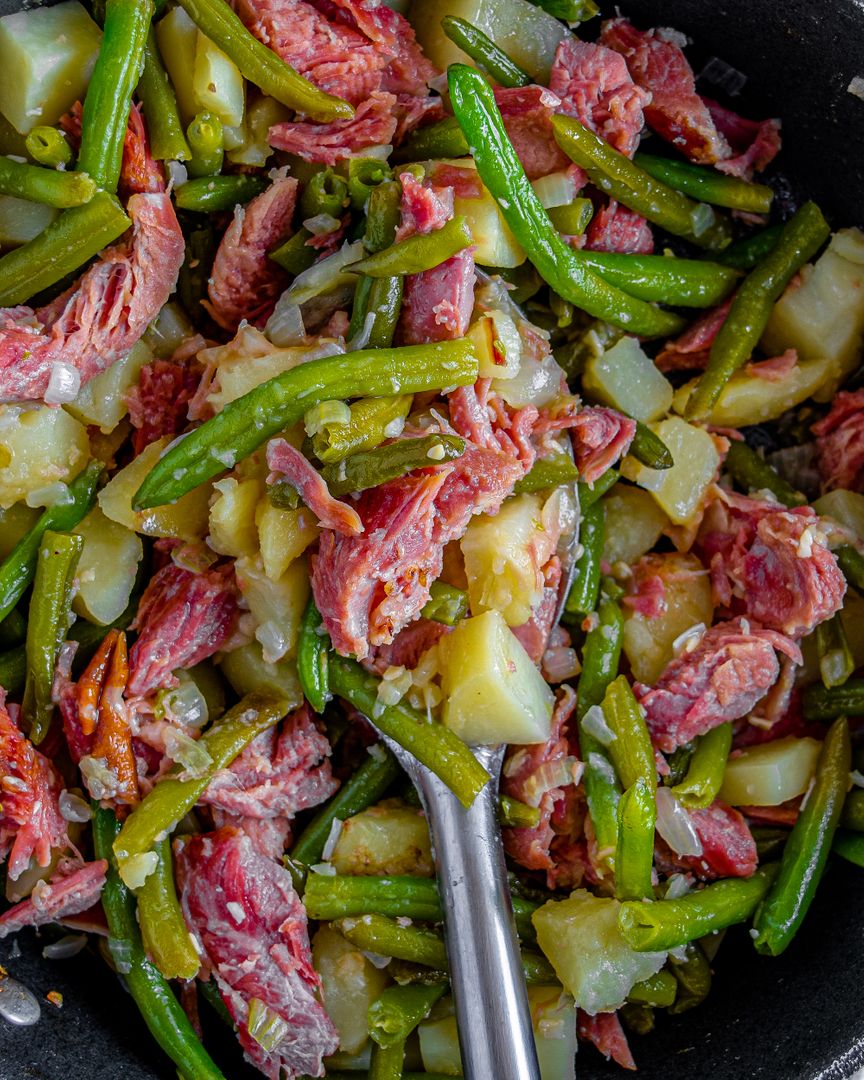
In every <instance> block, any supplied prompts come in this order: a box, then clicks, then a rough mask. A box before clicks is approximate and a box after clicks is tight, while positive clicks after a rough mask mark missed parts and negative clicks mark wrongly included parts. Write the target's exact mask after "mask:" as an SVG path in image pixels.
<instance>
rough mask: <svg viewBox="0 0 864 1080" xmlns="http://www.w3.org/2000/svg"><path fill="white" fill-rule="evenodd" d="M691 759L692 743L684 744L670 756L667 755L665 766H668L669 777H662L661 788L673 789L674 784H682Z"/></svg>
mask: <svg viewBox="0 0 864 1080" xmlns="http://www.w3.org/2000/svg"><path fill="white" fill-rule="evenodd" d="M692 759H693V744H692V743H685V744H684V745H683V746H679V747H677V748H676V749H675V750H673V751H672V753H671V754H669V755H667V757H666V764H667V765H668V766H669V775H668V776H664V777H663V786H664V787H675V785H676V784H681V783H683V781H684V778H685V776H686V775H687V770H688V769H689V768H690V762H691V760H692Z"/></svg>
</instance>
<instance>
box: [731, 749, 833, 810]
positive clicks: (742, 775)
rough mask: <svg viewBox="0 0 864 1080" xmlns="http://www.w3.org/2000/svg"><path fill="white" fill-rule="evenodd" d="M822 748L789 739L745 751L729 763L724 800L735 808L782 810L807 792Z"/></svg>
mask: <svg viewBox="0 0 864 1080" xmlns="http://www.w3.org/2000/svg"><path fill="white" fill-rule="evenodd" d="M821 748H822V744H821V743H820V742H819V741H818V739H809V738H804V739H796V738H795V737H794V736H792V735H790V736H789V737H788V738H785V739H775V740H774V741H773V742H768V743H762V744H761V745H760V746H748V747H745V748H744V749H743V750H742V751H741V752H740V753H738V754H735V755H733V756H732V757H731V758H729V761H728V762H727V763H726V773H725V775H724V777H723V786H722V788H721V789H720V798H721V799H722V800H723V801H724V802H727V803H729V804H730V805H731V806H779V805H780V803H784V802H786V800H787V799H794V798H795V797H796V795H803V794H804V792H805V791H806V790H807V788H808V786H809V784H810V781H811V779H812V778H813V773H814V772H815V771H816V759H817V758H818V757H819V751H820V750H821Z"/></svg>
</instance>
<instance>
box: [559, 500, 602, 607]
mask: <svg viewBox="0 0 864 1080" xmlns="http://www.w3.org/2000/svg"><path fill="white" fill-rule="evenodd" d="M605 543H606V511H605V509H604V508H603V504H602V503H600V502H595V503H594V504H593V505H592V506H589V507H588V508H587V509H585V510H583V511H582V520H581V521H580V522H579V545H580V547H581V548H582V553H581V554H580V555H579V557H578V558H577V559H576V565H575V569H574V573H573V584H572V585H571V586H570V592H569V593H568V595H567V602H566V603H565V605H564V616H565V618H566V619H567V620H568V621H575V622H581V620H582V619H583V618H584V617H585V616H586V615H590V614H591V612H592V611H594V610H595V608H596V607H597V600H598V599H599V596H600V574H601V570H600V563H601V561H602V559H603V545H604V544H605Z"/></svg>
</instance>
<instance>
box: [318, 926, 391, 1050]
mask: <svg viewBox="0 0 864 1080" xmlns="http://www.w3.org/2000/svg"><path fill="white" fill-rule="evenodd" d="M312 963H313V964H314V966H315V970H316V971H317V972H318V974H319V975H320V976H321V997H322V999H323V1001H324V1008H325V1009H326V1010H327V1014H328V1016H329V1017H330V1019H331V1020H332V1021H333V1025H334V1027H335V1028H336V1030H337V1032H338V1033H339V1049H340V1050H342V1051H344V1052H345V1053H348V1054H356V1053H357V1051H358V1050H360V1049H361V1048H362V1047H363V1046H364V1045H365V1043H366V1040H367V1039H368V1037H369V1027H368V1021H367V1019H366V1014H367V1013H368V1011H369V1006H370V1005H371V1004H372V1002H373V1001H375V1000H376V998H378V997H379V995H380V994H381V991H382V990H383V989H384V987H385V986H386V985H387V984H388V982H389V981H390V979H389V978H388V976H387V972H386V971H380V970H379V969H378V968H376V967H375V965H374V964H373V963H372V962H371V961H370V960H367V959H366V957H365V956H364V955H363V953H362V952H361V951H360V950H359V949H358V948H357V947H356V945H352V944H351V942H350V941H348V940H347V939H346V938H344V937H342V935H341V934H340V933H339V932H338V931H336V930H332V929H331V928H330V927H329V926H322V927H321V928H320V930H319V931H318V932H317V933H316V935H315V937H314V938H313V939H312Z"/></svg>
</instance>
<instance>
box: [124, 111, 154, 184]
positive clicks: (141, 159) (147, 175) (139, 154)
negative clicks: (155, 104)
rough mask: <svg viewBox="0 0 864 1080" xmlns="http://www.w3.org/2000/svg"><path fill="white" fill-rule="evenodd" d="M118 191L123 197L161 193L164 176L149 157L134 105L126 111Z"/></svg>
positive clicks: (138, 114) (145, 136)
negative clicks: (127, 120)
mask: <svg viewBox="0 0 864 1080" xmlns="http://www.w3.org/2000/svg"><path fill="white" fill-rule="evenodd" d="M120 190H121V192H122V194H123V195H124V196H129V195H142V194H144V193H145V192H151V193H154V192H160V191H164V190H165V173H164V171H163V169H162V166H161V165H160V164H159V162H158V161H155V160H154V159H153V156H152V155H151V153H150V142H149V139H148V138H147V128H146V125H145V123H144V117H143V116H142V115H141V109H140V106H138V105H133V106H132V107H131V109H130V110H129V124H128V126H127V128H126V138H125V139H124V140H123V161H122V165H121V169H120Z"/></svg>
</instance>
